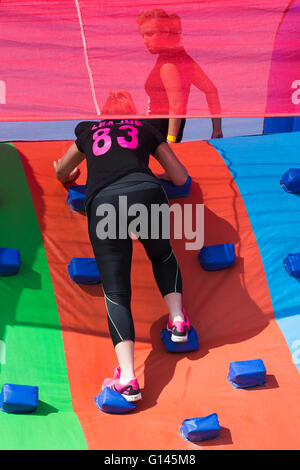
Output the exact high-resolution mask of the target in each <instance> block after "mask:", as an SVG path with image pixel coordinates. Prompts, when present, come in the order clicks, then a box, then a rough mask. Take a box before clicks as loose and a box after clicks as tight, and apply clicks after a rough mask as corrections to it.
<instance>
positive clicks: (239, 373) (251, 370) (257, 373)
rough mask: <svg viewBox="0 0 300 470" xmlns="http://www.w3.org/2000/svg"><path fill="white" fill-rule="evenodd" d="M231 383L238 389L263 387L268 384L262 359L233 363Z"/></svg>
mask: <svg viewBox="0 0 300 470" xmlns="http://www.w3.org/2000/svg"><path fill="white" fill-rule="evenodd" d="M228 380H229V382H230V383H231V384H232V385H233V386H234V387H236V388H251V387H261V386H263V385H265V383H266V368H265V365H264V363H263V361H262V359H252V360H251V361H236V362H231V363H230V366H229V373H228Z"/></svg>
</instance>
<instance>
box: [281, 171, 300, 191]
mask: <svg viewBox="0 0 300 470" xmlns="http://www.w3.org/2000/svg"><path fill="white" fill-rule="evenodd" d="M280 184H281V187H282V189H284V191H286V192H287V193H300V168H290V169H289V170H288V171H287V172H286V173H284V175H283V176H282V177H281V180H280Z"/></svg>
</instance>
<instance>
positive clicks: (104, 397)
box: [95, 387, 136, 414]
mask: <svg viewBox="0 0 300 470" xmlns="http://www.w3.org/2000/svg"><path fill="white" fill-rule="evenodd" d="M95 403H96V405H97V407H98V408H99V409H100V410H101V411H104V412H105V413H114V414H124V413H130V411H133V410H135V408H136V406H135V404H134V402H130V401H127V400H126V398H124V397H122V395H121V394H120V393H118V392H115V391H114V390H111V389H110V388H109V387H105V388H104V389H103V390H102V392H101V393H100V394H99V395H97V396H96V397H95Z"/></svg>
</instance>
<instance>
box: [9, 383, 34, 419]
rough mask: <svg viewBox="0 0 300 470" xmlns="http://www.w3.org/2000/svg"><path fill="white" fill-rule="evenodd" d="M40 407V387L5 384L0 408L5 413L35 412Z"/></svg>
mask: <svg viewBox="0 0 300 470" xmlns="http://www.w3.org/2000/svg"><path fill="white" fill-rule="evenodd" d="M37 407H38V387H34V386H31V385H16V384H4V385H3V387H2V390H1V394H0V408H1V410H2V411H4V412H5V413H33V412H34V411H35V410H36V409H37Z"/></svg>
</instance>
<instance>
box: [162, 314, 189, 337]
mask: <svg viewBox="0 0 300 470" xmlns="http://www.w3.org/2000/svg"><path fill="white" fill-rule="evenodd" d="M182 313H183V315H184V320H182V321H175V322H172V321H171V319H170V317H169V318H168V323H167V330H168V331H171V332H172V336H171V340H172V341H174V342H175V343H184V342H185V341H187V340H188V334H189V329H190V321H189V319H188V316H187V315H186V313H185V311H184V309H182Z"/></svg>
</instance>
